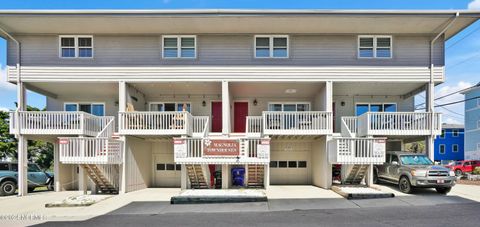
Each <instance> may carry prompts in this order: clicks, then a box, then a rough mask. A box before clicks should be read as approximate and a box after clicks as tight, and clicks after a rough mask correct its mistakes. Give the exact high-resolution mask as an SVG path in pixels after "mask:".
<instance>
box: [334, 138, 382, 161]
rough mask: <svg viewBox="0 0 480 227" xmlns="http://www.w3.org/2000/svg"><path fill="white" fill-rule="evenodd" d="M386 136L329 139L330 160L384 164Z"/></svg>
mask: <svg viewBox="0 0 480 227" xmlns="http://www.w3.org/2000/svg"><path fill="white" fill-rule="evenodd" d="M385 143H386V139H385V138H334V139H332V140H331V141H329V146H328V150H329V161H330V163H334V164H382V163H384V162H385V149H386V146H385V145H386V144H385Z"/></svg>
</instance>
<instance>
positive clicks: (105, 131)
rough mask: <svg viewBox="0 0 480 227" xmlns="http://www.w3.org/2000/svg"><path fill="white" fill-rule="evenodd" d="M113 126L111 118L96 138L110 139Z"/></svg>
mask: <svg viewBox="0 0 480 227" xmlns="http://www.w3.org/2000/svg"><path fill="white" fill-rule="evenodd" d="M114 126H115V118H114V117H111V118H110V120H109V121H108V123H107V124H106V125H105V127H104V128H103V129H102V131H100V132H99V133H98V134H97V136H96V138H111V137H112V135H113V131H114V128H113V127H114Z"/></svg>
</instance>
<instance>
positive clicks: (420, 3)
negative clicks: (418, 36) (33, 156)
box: [0, 0, 480, 123]
mask: <svg viewBox="0 0 480 227" xmlns="http://www.w3.org/2000/svg"><path fill="white" fill-rule="evenodd" d="M193 8H196V9H200V8H214V9H220V8H222V9H232V8H243V9H265V8H266V9H471V10H480V0H389V1H385V0H335V1H331V0H316V1H311V0H294V1H292V0H290V1H287V0H263V1H258V0H235V1H232V0H183V1H181V0H103V1H98V0H82V1H72V0H49V1H39V0H2V3H1V4H0V9H193ZM5 44H6V42H5V40H2V39H1V38H0V69H1V80H0V97H1V98H0V110H7V109H13V108H15V106H14V102H15V100H16V93H15V92H16V91H15V86H14V85H11V84H8V83H6V82H5V58H6V49H5ZM479 62H480V22H477V23H475V24H473V25H471V26H470V27H469V28H468V29H466V30H464V31H463V32H462V33H460V34H458V35H457V36H456V37H454V38H452V39H450V40H449V41H448V42H447V44H446V66H445V67H446V77H447V81H446V82H445V83H443V84H442V85H440V86H437V88H436V93H437V94H436V95H437V97H440V96H443V95H445V94H449V93H451V92H455V91H458V90H461V89H464V88H466V87H470V86H472V85H474V84H476V83H478V82H480V64H479ZM27 97H28V99H27V100H28V101H27V102H28V104H29V105H32V106H35V107H39V108H43V107H44V106H45V97H43V96H41V95H39V94H35V93H33V92H29V93H28V95H27ZM423 97H424V96H423V95H422V94H420V95H419V96H418V97H417V98H416V100H417V101H416V102H417V104H421V103H423V102H424V98H423ZM462 99H463V95H460V94H456V95H452V96H449V97H447V98H445V99H440V100H437V101H436V104H444V103H450V102H452V101H458V100H462ZM436 111H439V112H442V113H443V114H444V117H443V120H444V121H445V122H448V123H462V122H463V103H460V104H456V105H451V106H446V107H445V108H437V109H436Z"/></svg>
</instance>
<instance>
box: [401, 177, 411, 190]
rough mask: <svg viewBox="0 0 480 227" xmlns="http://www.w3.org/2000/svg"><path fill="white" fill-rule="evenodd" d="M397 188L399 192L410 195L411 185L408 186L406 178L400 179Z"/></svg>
mask: <svg viewBox="0 0 480 227" xmlns="http://www.w3.org/2000/svg"><path fill="white" fill-rule="evenodd" d="M398 188H399V189H400V191H401V192H403V193H406V194H410V193H412V185H411V184H410V180H408V178H407V177H401V178H400V181H399V182H398Z"/></svg>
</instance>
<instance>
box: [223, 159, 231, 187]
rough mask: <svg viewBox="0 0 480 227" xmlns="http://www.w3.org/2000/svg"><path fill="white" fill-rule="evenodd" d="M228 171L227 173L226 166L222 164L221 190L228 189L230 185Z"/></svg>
mask: <svg viewBox="0 0 480 227" xmlns="http://www.w3.org/2000/svg"><path fill="white" fill-rule="evenodd" d="M229 172H230V171H228V165H226V164H223V165H222V189H228V188H229V187H228V186H229V185H230V179H228V178H229V176H230V173H229Z"/></svg>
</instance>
